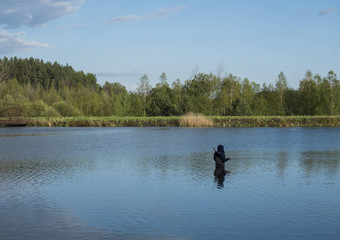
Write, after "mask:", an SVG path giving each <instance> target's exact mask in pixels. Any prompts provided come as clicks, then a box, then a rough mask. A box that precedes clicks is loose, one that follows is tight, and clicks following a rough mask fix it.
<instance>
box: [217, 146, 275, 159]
mask: <svg viewBox="0 0 340 240" xmlns="http://www.w3.org/2000/svg"><path fill="white" fill-rule="evenodd" d="M213 149H214V151H215V152H216V153H218V152H217V151H216V149H215V147H213ZM231 159H238V160H239V159H269V158H230V160H231Z"/></svg>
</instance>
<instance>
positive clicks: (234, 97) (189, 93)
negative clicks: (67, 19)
mask: <svg viewBox="0 0 340 240" xmlns="http://www.w3.org/2000/svg"><path fill="white" fill-rule="evenodd" d="M13 107H20V108H21V109H23V111H24V115H25V116H32V117H34V116H179V115H184V114H186V113H188V112H194V113H202V114H204V115H207V116H274V115H275V116H293V115H309V116H313V115H340V83H339V79H338V78H337V75H336V74H335V73H334V72H333V71H330V72H329V73H328V74H327V76H323V77H322V76H320V75H318V74H316V75H313V74H312V72H311V71H307V72H306V75H305V77H304V78H303V79H302V80H301V81H300V85H299V88H298V89H293V88H290V87H289V86H288V82H287V78H286V77H285V75H284V73H283V72H281V73H279V75H278V77H277V79H276V82H275V85H272V84H269V85H267V84H263V85H262V86H260V85H259V84H257V83H255V82H251V81H249V80H248V79H247V78H244V79H242V78H240V77H237V76H234V75H232V74H229V75H227V76H223V77H222V76H216V75H214V74H206V73H198V74H196V75H195V76H194V77H193V78H192V79H189V80H186V81H184V82H181V81H180V80H179V79H177V80H176V81H174V82H172V83H171V84H169V83H168V81H167V76H166V74H165V73H163V74H162V75H161V76H160V77H159V82H158V83H157V84H156V86H154V87H152V86H151V85H150V83H149V78H148V76H147V75H146V74H144V75H143V76H141V78H140V79H139V86H138V88H137V90H136V91H127V90H126V88H125V86H123V85H122V84H121V83H118V82H115V83H109V82H106V83H105V84H104V85H103V86H101V85H100V84H98V83H97V79H96V76H95V75H94V74H90V73H87V74H85V73H84V72H82V71H75V70H74V69H73V68H72V67H71V66H69V65H66V66H62V65H60V64H59V63H57V62H55V63H50V62H46V63H45V62H44V61H43V60H40V59H33V58H29V59H20V58H16V57H14V58H10V59H8V58H6V57H5V58H3V59H0V116H5V115H6V112H7V109H8V108H13Z"/></svg>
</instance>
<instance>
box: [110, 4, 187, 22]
mask: <svg viewBox="0 0 340 240" xmlns="http://www.w3.org/2000/svg"><path fill="white" fill-rule="evenodd" d="M183 9H185V7H184V6H177V7H174V8H167V9H160V10H157V11H155V12H151V13H149V14H146V15H125V16H119V17H115V18H113V19H111V20H109V21H108V22H106V23H105V24H114V23H123V22H136V21H142V20H147V19H155V18H162V17H167V16H169V15H172V14H175V13H178V12H180V11H182V10H183Z"/></svg>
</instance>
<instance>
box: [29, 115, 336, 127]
mask: <svg viewBox="0 0 340 240" xmlns="http://www.w3.org/2000/svg"><path fill="white" fill-rule="evenodd" d="M207 118H209V119H211V120H212V121H213V127H340V116H238V117H237V116H233V117H217V116H210V117H207ZM180 119H181V117H180V116H178V117H45V118H28V119H26V121H27V126H28V127H181V124H180Z"/></svg>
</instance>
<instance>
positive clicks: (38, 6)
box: [0, 0, 84, 28]
mask: <svg viewBox="0 0 340 240" xmlns="http://www.w3.org/2000/svg"><path fill="white" fill-rule="evenodd" d="M83 2H84V1H83V0H54V1H53V0H14V1H13V0H1V1H0V25H3V26H5V27H6V28H20V27H22V26H29V27H36V26H44V25H45V24H46V23H47V22H49V21H52V20H54V19H58V18H61V17H64V16H67V15H70V14H73V13H75V12H76V11H77V10H78V9H79V6H80V4H81V3H83Z"/></svg>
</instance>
